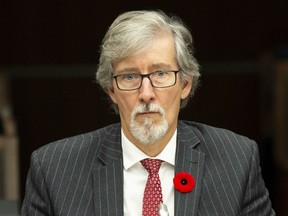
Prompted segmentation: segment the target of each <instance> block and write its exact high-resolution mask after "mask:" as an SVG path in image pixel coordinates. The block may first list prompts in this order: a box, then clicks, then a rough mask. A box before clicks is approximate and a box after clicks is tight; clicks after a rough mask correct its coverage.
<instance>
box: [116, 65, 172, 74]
mask: <svg viewBox="0 0 288 216" xmlns="http://www.w3.org/2000/svg"><path fill="white" fill-rule="evenodd" d="M170 68H171V66H170V64H165V63H157V64H152V65H151V66H149V67H148V71H149V72H152V71H153V70H157V69H166V70H167V69H170ZM137 71H139V69H138V68H137V67H127V68H123V69H121V70H119V71H118V73H119V74H121V73H125V72H137Z"/></svg>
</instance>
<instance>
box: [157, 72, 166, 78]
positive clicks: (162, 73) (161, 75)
mask: <svg viewBox="0 0 288 216" xmlns="http://www.w3.org/2000/svg"><path fill="white" fill-rule="evenodd" d="M155 73H156V75H157V76H159V77H163V76H165V75H166V72H165V71H156V72H155Z"/></svg>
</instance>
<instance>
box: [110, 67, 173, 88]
mask: <svg viewBox="0 0 288 216" xmlns="http://www.w3.org/2000/svg"><path fill="white" fill-rule="evenodd" d="M178 72H179V70H159V71H155V72H152V73H149V74H136V73H125V74H119V75H113V78H114V79H115V80H116V85H117V87H118V89H120V90H122V91H133V90H136V89H140V88H141V86H142V81H143V79H144V78H146V77H147V78H148V79H149V80H150V83H151V85H152V86H153V87H154V88H167V87H171V86H174V85H175V84H176V82H177V76H176V74H177V73H178Z"/></svg>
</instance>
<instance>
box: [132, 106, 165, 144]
mask: <svg viewBox="0 0 288 216" xmlns="http://www.w3.org/2000/svg"><path fill="white" fill-rule="evenodd" d="M147 111H154V112H159V113H160V115H161V117H162V120H161V122H160V123H158V124H155V122H154V121H153V118H149V117H147V118H145V119H144V122H143V123H138V122H136V121H135V117H136V115H137V114H138V113H141V112H147ZM167 130H168V122H167V120H166V119H165V113H164V110H163V108H162V107H160V106H159V105H156V104H143V105H140V106H138V107H136V108H135V109H134V110H133V111H132V113H131V122H130V132H131V134H132V135H133V136H134V137H135V138H136V139H137V140H138V141H139V142H141V143H142V144H152V143H154V142H156V141H158V140H160V139H161V138H162V137H163V136H164V135H165V134H166V132H167Z"/></svg>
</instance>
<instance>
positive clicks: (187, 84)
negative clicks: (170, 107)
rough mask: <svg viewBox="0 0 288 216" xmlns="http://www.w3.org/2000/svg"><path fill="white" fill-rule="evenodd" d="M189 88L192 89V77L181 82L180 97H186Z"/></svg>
mask: <svg viewBox="0 0 288 216" xmlns="http://www.w3.org/2000/svg"><path fill="white" fill-rule="evenodd" d="M191 89H192V79H190V80H188V81H186V82H184V83H183V84H182V92H181V99H185V98H187V97H188V95H189V94H190V91H191Z"/></svg>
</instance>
